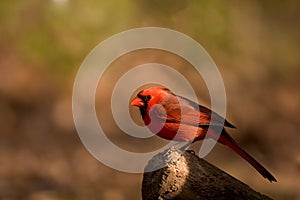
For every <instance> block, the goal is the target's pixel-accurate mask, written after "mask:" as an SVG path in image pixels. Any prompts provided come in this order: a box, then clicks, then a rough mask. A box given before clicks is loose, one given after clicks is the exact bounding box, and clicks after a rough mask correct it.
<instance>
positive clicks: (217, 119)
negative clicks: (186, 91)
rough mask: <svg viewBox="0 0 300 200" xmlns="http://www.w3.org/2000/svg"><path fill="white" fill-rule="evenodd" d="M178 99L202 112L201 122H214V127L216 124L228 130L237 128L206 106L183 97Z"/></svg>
mask: <svg viewBox="0 0 300 200" xmlns="http://www.w3.org/2000/svg"><path fill="white" fill-rule="evenodd" d="M177 98H178V99H179V100H180V101H183V103H182V104H184V103H186V104H188V105H190V106H192V107H193V108H194V110H195V111H198V110H199V111H200V113H201V114H200V122H201V121H202V120H204V121H206V120H209V121H212V125H214V124H219V125H222V126H225V127H228V128H236V127H235V126H234V125H233V124H231V123H230V122H228V121H227V120H226V119H224V118H223V117H222V116H220V115H219V114H217V113H216V112H213V111H212V110H210V109H209V108H206V107H205V106H202V105H199V104H197V103H195V102H193V101H191V100H190V99H188V98H185V97H182V96H178V95H177Z"/></svg>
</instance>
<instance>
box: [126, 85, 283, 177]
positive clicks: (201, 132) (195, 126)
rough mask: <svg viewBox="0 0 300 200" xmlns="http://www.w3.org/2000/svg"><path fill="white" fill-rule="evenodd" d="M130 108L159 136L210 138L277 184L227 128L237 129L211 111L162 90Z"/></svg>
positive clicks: (144, 95) (147, 92) (146, 92)
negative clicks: (139, 113) (136, 110)
mask: <svg viewBox="0 0 300 200" xmlns="http://www.w3.org/2000/svg"><path fill="white" fill-rule="evenodd" d="M131 105H132V106H137V107H139V109H140V112H141V115H142V118H143V121H144V123H145V125H147V126H148V128H149V129H150V131H152V132H153V133H155V134H157V135H158V136H160V137H162V138H164V139H168V140H176V141H185V142H195V141H198V140H203V139H204V138H205V136H206V135H207V136H208V137H209V138H212V139H215V140H217V141H218V142H219V143H221V144H224V145H227V146H228V147H229V148H231V149H232V150H233V151H235V152H236V153H237V154H239V155H240V156H241V157H242V158H244V159H245V160H246V161H248V162H249V163H250V164H251V165H252V166H253V167H254V168H255V169H256V170H257V171H258V172H259V173H260V174H261V175H262V176H263V177H264V178H267V179H268V180H269V181H270V182H272V181H275V182H277V180H276V179H275V177H274V176H273V175H272V174H271V173H270V172H269V171H268V170H267V169H266V168H264V167H263V166H262V165H261V164H260V163H259V162H257V161H256V160H255V159H254V158H253V157H251V156H250V155H249V154H248V153H247V152H246V151H244V150H243V149H242V148H241V147H239V146H238V144H237V143H236V142H235V141H234V139H233V138H232V137H231V136H230V135H229V134H228V133H227V132H226V130H225V128H224V127H228V128H235V127H234V126H233V125H232V124H231V123H229V122H228V121H227V120H226V119H224V118H222V117H221V116H220V115H218V114H216V113H215V112H213V111H211V110H210V109H208V108H206V107H204V106H201V105H198V104H197V103H195V102H193V101H191V100H189V99H187V98H185V97H181V96H178V95H175V94H174V93H172V92H171V91H170V90H169V89H167V88H162V87H154V88H148V89H145V90H142V91H140V92H139V93H138V95H137V97H136V98H134V99H133V100H132V102H131ZM210 124H211V126H210V127H211V128H210V129H211V130H210V129H208V128H209V125H210ZM179 127H180V128H179ZM218 128H219V129H220V128H221V130H222V132H221V135H220V137H219V138H218V133H217V132H216V130H217V129H218ZM214 129H215V130H214Z"/></svg>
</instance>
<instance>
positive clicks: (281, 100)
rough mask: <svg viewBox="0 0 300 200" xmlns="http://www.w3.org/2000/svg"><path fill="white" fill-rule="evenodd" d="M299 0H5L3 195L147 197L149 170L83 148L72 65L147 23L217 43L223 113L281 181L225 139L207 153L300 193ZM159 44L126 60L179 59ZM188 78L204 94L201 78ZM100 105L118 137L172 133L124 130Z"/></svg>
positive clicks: (105, 94) (248, 176)
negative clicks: (113, 164) (104, 159)
mask: <svg viewBox="0 0 300 200" xmlns="http://www.w3.org/2000/svg"><path fill="white" fill-rule="evenodd" d="M299 6H300V2H299V1H297V0H287V1H277V0H276V1H269V0H267V1H259V0H252V1H250V0H247V1H237V0H230V1H220V0H212V1H196V0H191V1H186V0H164V1H159V0H151V1H150V0H139V1H138V0H132V1H128V0H124V1H96V0H89V1H79V0H46V1H39V0H27V1H17V0H11V1H1V2H0V199H6V200H14V199H30V200H36V199H42V200H43V199H45V200H53V199H76V200H77V199H78V200H81V199H82V200H83V199H116V200H123V199H141V191H140V190H141V181H142V174H128V173H123V172H119V171H116V170H114V169H110V168H109V167H106V166H105V165H103V164H101V163H100V162H98V161H97V160H96V159H95V158H93V157H92V156H91V155H90V154H89V153H88V151H87V150H86V149H85V148H84V146H83V144H82V143H81V141H80V139H79V137H78V135H77V133H76V130H75V127H74V123H73V118H72V109H71V102H72V99H71V96H72V87H73V82H74V79H75V76H76V72H77V70H78V69H79V67H80V64H81V62H82V61H83V60H84V58H85V57H86V56H87V55H88V53H89V52H90V51H91V50H92V49H93V48H94V47H95V46H96V45H97V44H99V43H100V42H101V41H103V40H104V39H106V38H108V37H110V36H111V35H113V34H116V33H119V32H121V31H125V30H128V29H131V28H136V27H143V26H160V27H166V28H171V29H174V30H177V31H180V32H182V33H184V34H187V35H189V36H190V37H192V38H194V39H195V40H197V41H198V42H199V43H200V44H201V45H202V46H203V47H204V48H205V49H206V50H207V51H208V52H209V54H210V55H211V57H212V58H213V59H214V61H215V62H216V64H217V66H218V67H219V70H220V72H221V74H222V76H223V80H224V83H225V87H226V92H227V100H228V112H227V113H228V114H227V118H228V119H229V121H231V122H232V123H233V124H235V125H236V126H237V127H238V129H237V130H233V131H231V133H232V135H233V137H234V138H235V139H236V140H237V141H238V143H239V144H240V145H241V146H242V147H243V148H244V149H245V150H247V151H248V152H249V153H250V154H251V155H253V156H254V157H255V158H257V160H259V161H260V162H261V163H263V165H265V166H266V168H268V169H269V170H270V171H271V172H272V173H273V174H274V175H275V177H276V178H277V180H278V183H272V184H271V183H269V182H268V181H266V180H264V179H263V178H262V177H261V176H260V175H259V174H258V173H256V172H255V170H254V169H252V167H251V166H250V165H248V163H246V162H245V161H244V160H242V159H241V158H240V157H238V156H237V155H235V154H234V153H233V152H232V151H230V150H229V149H227V148H226V147H223V146H221V145H217V146H216V148H215V149H214V150H213V152H211V153H210V154H209V156H208V157H206V159H207V160H208V161H209V162H211V163H213V164H214V165H216V166H218V167H219V168H221V169H223V170H224V171H226V172H228V173H229V174H231V175H233V176H234V177H236V178H238V179H239V180H241V181H243V182H245V183H247V184H248V185H250V186H251V187H252V188H254V189H255V190H257V191H259V192H262V193H264V194H267V195H269V196H270V197H273V198H275V199H300V191H299V179H300V154H299V142H300V135H299V130H300V121H299V116H298V114H299V113H300V92H299V86H300V56H299V52H300V45H299V44H300V37H299V35H300V24H299V18H300V12H299V8H300V7H299ZM158 55H161V54H158V53H157V52H151V51H148V52H147V51H146V52H144V54H143V56H140V55H139V54H138V53H137V54H136V55H135V56H133V57H130V55H129V57H127V61H126V58H124V59H125V60H123V61H122V62H121V61H119V65H120V66H121V65H122V66H124V65H126V66H129V68H130V67H132V65H133V64H137V63H144V62H145V63H147V62H148V61H161V60H164V62H165V63H169V64H172V63H173V64H174V65H176V63H178V62H175V61H176V58H174V59H173V60H172V59H168V56H169V55H165V56H162V57H163V59H162V58H161V57H159V56H158ZM129 60H130V62H129ZM124 63H125V64H124ZM112 68H113V67H112ZM114 69H117V68H114ZM124 69H126V68H122V70H119V71H118V70H113V72H114V73H115V75H114V76H112V75H111V77H109V76H107V77H106V79H104V80H101V81H102V82H103V83H104V86H102V90H101V94H98V96H101V99H99V101H97V102H98V103H99V104H102V105H106V104H107V102H109V100H110V94H111V89H112V87H113V84H114V83H115V82H116V80H117V78H116V77H119V76H120V75H121V74H122V73H124ZM177 69H178V70H179V71H180V70H183V69H185V68H184V65H183V64H182V65H180V64H179V65H178V66H177ZM184 71H185V70H184ZM187 73H188V72H187ZM187 75H188V74H187ZM141 78H142V77H141ZM190 79H191V83H192V84H193V86H194V87H195V88H198V87H197V86H198V85H199V88H200V89H196V90H198V91H197V92H198V93H200V94H201V90H202V88H203V86H200V85H201V84H202V83H201V82H197V79H196V78H193V77H190ZM110 81H111V82H110ZM98 93H100V92H98ZM202 100H203V102H206V103H207V104H209V99H207V97H204V98H203V99H202ZM105 102H106V103H105ZM97 105H98V104H97ZM126 106H127V105H126ZM97 110H98V111H99V110H100V111H99V121H101V120H102V122H101V123H103V124H106V126H107V127H108V129H109V130H110V131H109V133H108V136H109V137H110V138H111V139H112V140H113V141H114V142H116V143H118V144H120V145H122V143H125V145H126V143H127V144H132V145H133V147H132V148H133V149H134V148H135V147H134V145H137V146H139V149H141V147H143V148H144V149H143V150H144V151H148V150H151V148H153V147H154V148H156V147H157V148H159V147H160V145H162V144H163V142H164V141H162V140H159V139H157V138H154V139H153V140H151V142H149V141H148V143H147V145H143V140H135V139H131V138H125V139H124V136H123V135H124V134H123V133H122V132H121V131H120V130H119V129H118V128H117V127H116V126H115V125H114V123H113V122H112V120H111V118H110V117H108V119H106V118H105V117H101V105H100V107H99V108H98V109H97ZM132 112H134V113H135V114H137V110H132ZM102 113H103V112H102ZM105 113H106V112H105ZM103 120H104V121H103ZM105 120H106V121H105ZM137 123H141V121H139V122H137ZM110 134H111V135H110ZM127 146H128V145H127ZM198 147H199V144H195V145H194V146H193V148H195V149H197V148H198Z"/></svg>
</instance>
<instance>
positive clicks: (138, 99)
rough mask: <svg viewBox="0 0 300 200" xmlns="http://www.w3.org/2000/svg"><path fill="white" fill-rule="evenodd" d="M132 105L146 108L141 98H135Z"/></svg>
mask: <svg viewBox="0 0 300 200" xmlns="http://www.w3.org/2000/svg"><path fill="white" fill-rule="evenodd" d="M130 105H132V106H136V107H142V106H144V105H145V104H144V102H143V101H142V99H140V98H139V97H135V98H134V99H133V100H132V101H131V103H130Z"/></svg>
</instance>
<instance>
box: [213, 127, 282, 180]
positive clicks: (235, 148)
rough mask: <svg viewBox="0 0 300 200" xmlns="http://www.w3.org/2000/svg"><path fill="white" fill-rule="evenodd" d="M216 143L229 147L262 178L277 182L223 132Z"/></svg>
mask: <svg viewBox="0 0 300 200" xmlns="http://www.w3.org/2000/svg"><path fill="white" fill-rule="evenodd" d="M218 142H220V143H222V144H224V145H226V146H228V147H230V148H231V149H232V150H233V151H235V152H236V153H237V154H239V155H240V156H241V157H242V158H244V159H245V160H247V161H248V162H249V163H250V164H251V165H252V166H253V167H254V168H255V169H256V170H257V171H258V172H259V173H260V174H261V175H262V176H263V177H264V178H266V179H268V180H269V181H270V182H272V181H274V182H277V180H276V178H275V177H274V176H273V175H272V174H271V173H270V172H269V171H268V170H267V169H266V168H265V167H264V166H262V165H261V164H260V163H259V162H257V161H256V160H255V159H254V158H253V157H252V156H250V155H249V154H248V153H247V152H246V151H244V150H243V149H242V148H241V147H239V145H238V144H237V143H236V142H235V141H234V139H233V138H232V137H231V136H230V135H229V134H228V133H227V132H226V131H225V129H224V130H223V131H222V134H221V136H220V138H219V140H218Z"/></svg>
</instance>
